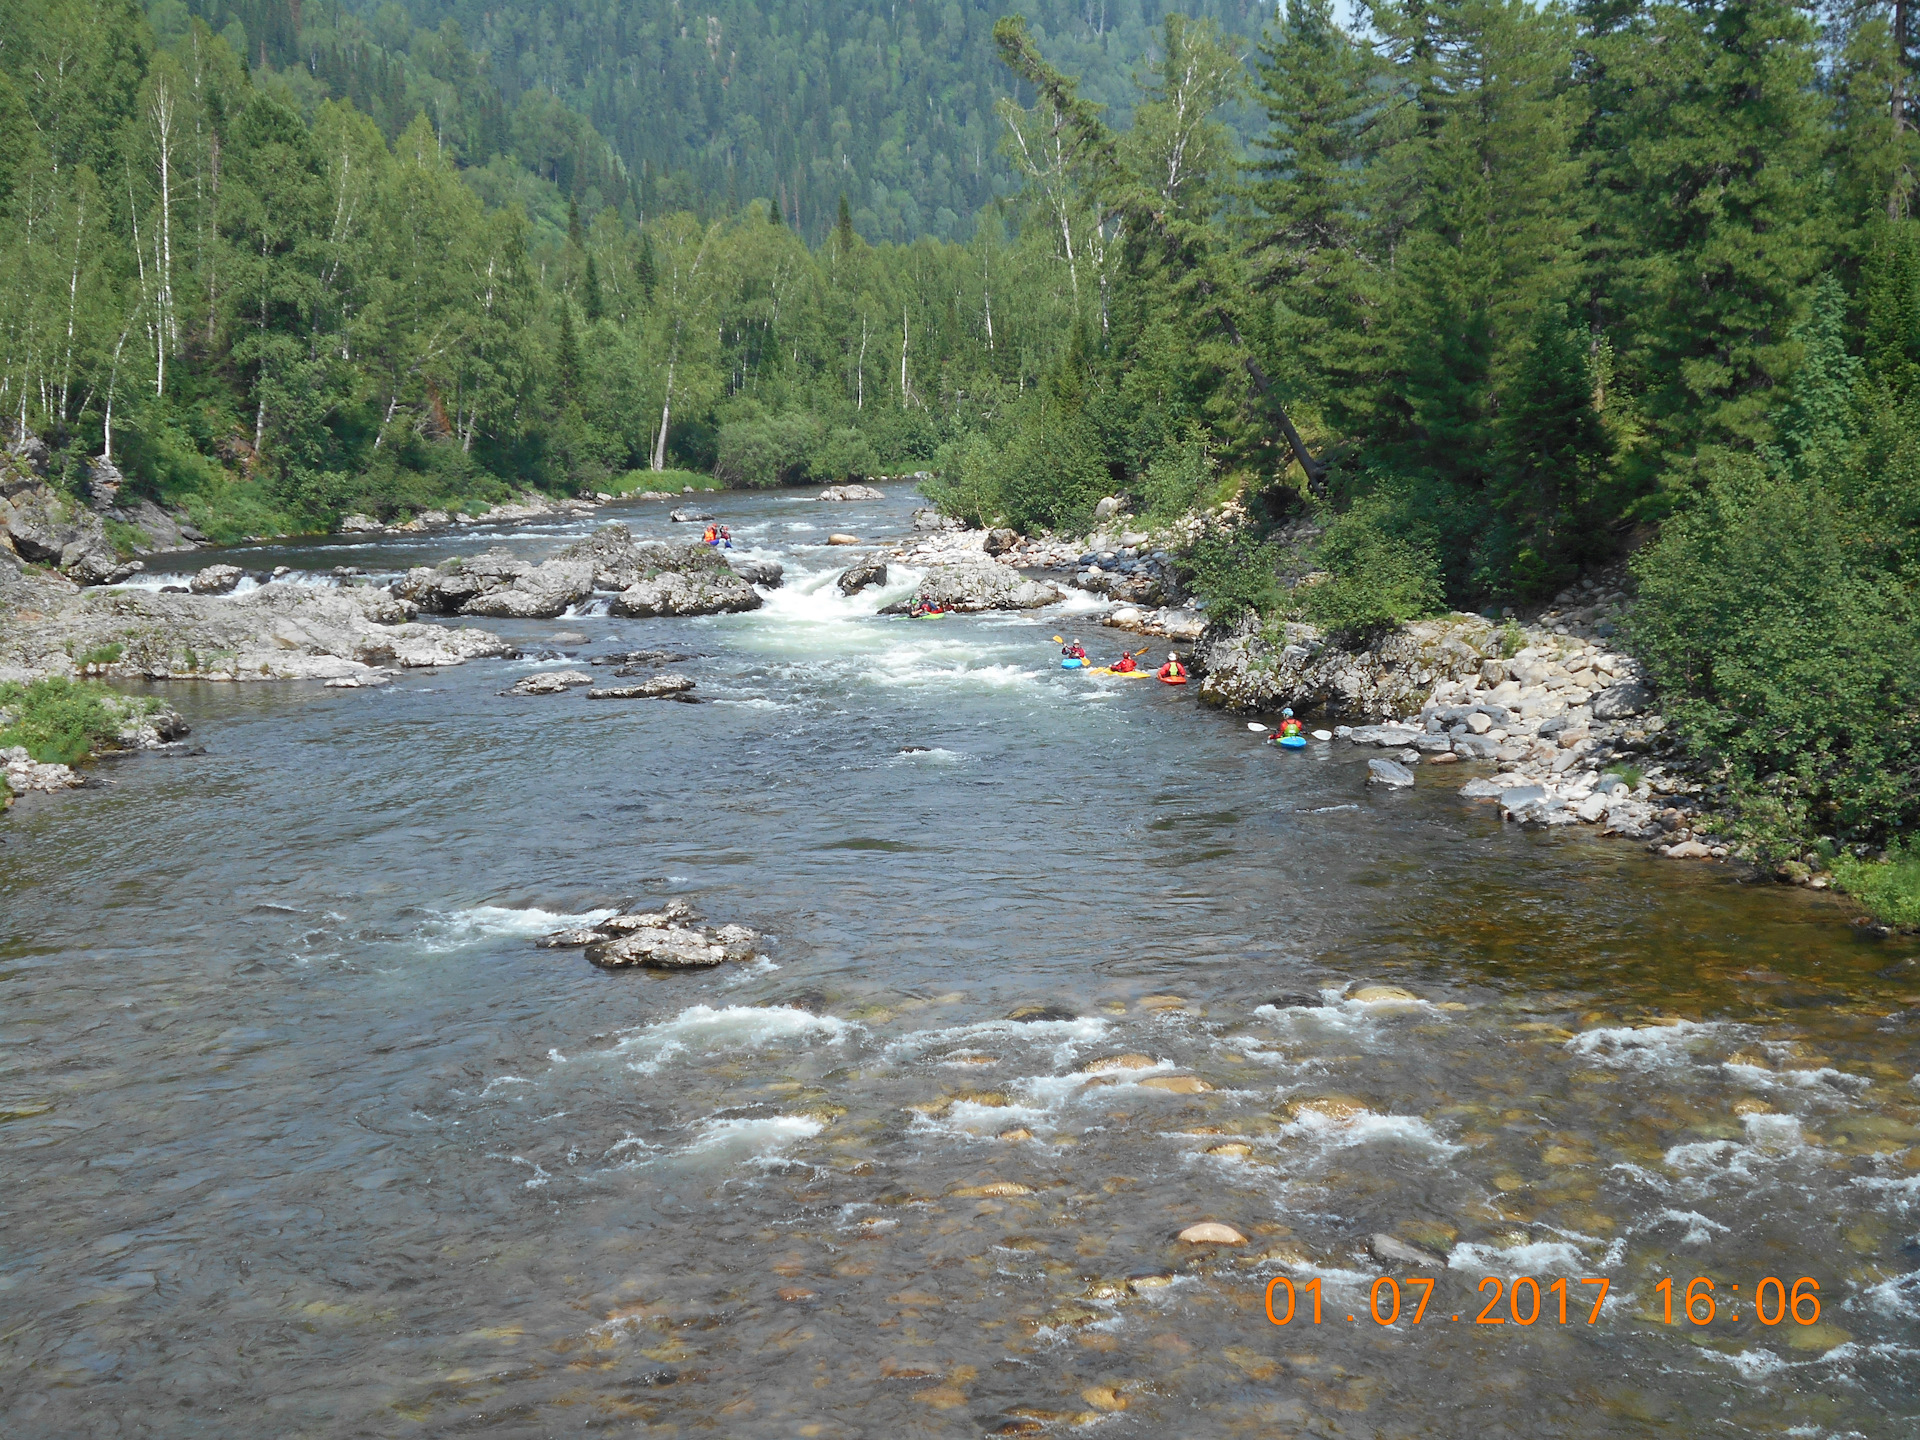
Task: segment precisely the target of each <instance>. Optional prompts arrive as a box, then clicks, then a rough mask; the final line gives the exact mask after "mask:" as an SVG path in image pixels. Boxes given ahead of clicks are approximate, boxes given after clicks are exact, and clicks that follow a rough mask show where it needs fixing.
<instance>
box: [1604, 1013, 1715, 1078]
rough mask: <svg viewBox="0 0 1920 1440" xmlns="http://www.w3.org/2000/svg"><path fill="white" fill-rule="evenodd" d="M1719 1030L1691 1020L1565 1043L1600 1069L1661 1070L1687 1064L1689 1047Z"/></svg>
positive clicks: (1619, 1028) (1607, 1032)
mask: <svg viewBox="0 0 1920 1440" xmlns="http://www.w3.org/2000/svg"><path fill="white" fill-rule="evenodd" d="M1722 1028H1723V1027H1721V1026H1718V1025H1711V1024H1701V1023H1700V1022H1698V1021H1695V1020H1680V1021H1677V1022H1675V1023H1674V1024H1672V1025H1642V1026H1628V1025H1617V1026H1611V1027H1608V1028H1605V1029H1600V1030H1587V1031H1583V1032H1582V1033H1580V1034H1578V1035H1576V1036H1574V1037H1573V1038H1572V1039H1571V1040H1569V1041H1567V1049H1568V1050H1569V1051H1571V1052H1572V1053H1573V1054H1575V1055H1580V1056H1584V1057H1585V1058H1587V1059H1589V1060H1592V1061H1594V1062H1595V1063H1597V1064H1600V1065H1616V1066H1620V1067H1623V1068H1626V1069H1632V1070H1661V1069H1667V1068H1671V1067H1674V1066H1684V1065H1689V1064H1691V1063H1692V1056H1691V1054H1690V1053H1689V1052H1690V1048H1691V1047H1692V1045H1693V1044H1694V1043H1695V1042H1696V1041H1699V1040H1702V1039H1704V1038H1706V1037H1708V1036H1711V1035H1714V1034H1716V1033H1719V1032H1720V1031H1721V1030H1722Z"/></svg>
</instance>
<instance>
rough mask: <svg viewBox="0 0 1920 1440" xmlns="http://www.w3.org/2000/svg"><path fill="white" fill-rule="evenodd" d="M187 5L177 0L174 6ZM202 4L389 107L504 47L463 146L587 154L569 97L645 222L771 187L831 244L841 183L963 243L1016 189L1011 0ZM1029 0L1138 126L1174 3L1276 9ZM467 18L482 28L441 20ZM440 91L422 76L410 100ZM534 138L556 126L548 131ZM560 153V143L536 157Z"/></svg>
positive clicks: (257, 41) (1224, 1)
mask: <svg viewBox="0 0 1920 1440" xmlns="http://www.w3.org/2000/svg"><path fill="white" fill-rule="evenodd" d="M181 4H182V0H159V6H156V17H157V15H158V11H159V8H160V7H167V6H179V5H181ZM186 4H188V5H189V6H190V7H191V9H192V10H193V12H194V13H196V14H199V15H201V16H203V17H204V18H205V19H206V20H207V22H208V23H209V24H210V25H211V26H212V28H213V29H214V30H216V31H222V32H224V33H227V34H228V35H229V38H230V39H231V40H232V41H233V43H234V44H235V45H236V47H239V46H241V45H244V47H245V48H246V51H247V54H248V55H249V57H250V58H251V59H252V60H253V61H254V62H255V63H256V64H258V63H259V62H260V60H261V59H262V58H263V57H264V59H265V61H266V62H267V63H268V64H270V65H272V66H275V67H277V68H281V69H287V68H292V67H299V66H305V67H306V68H307V69H308V70H309V72H310V73H311V74H312V75H313V76H315V77H316V78H318V79H319V80H321V81H323V82H325V83H327V84H328V85H329V86H331V88H332V92H333V93H334V94H336V95H344V96H350V97H351V98H353V99H354V100H355V102H356V103H357V104H359V105H360V106H361V108H362V109H374V110H375V113H376V114H377V113H378V109H377V108H376V107H381V106H384V107H386V108H388V109H390V110H392V111H394V112H395V113H397V112H398V110H400V109H402V108H404V104H395V103H393V102H392V101H391V100H390V99H389V96H391V95H393V94H395V93H396V92H397V93H400V94H407V93H409V92H408V80H407V76H406V74H405V73H404V72H406V71H408V70H414V71H419V72H423V74H424V75H426V76H430V77H433V78H434V79H436V80H438V81H439V82H440V86H441V87H446V86H448V85H449V83H451V86H452V87H453V88H456V89H459V88H461V80H462V78H463V77H464V76H465V75H466V73H467V72H468V70H469V66H470V64H471V62H470V61H469V60H467V59H465V58H463V56H464V55H465V53H466V52H467V50H468V48H469V47H470V51H471V53H472V54H475V55H484V56H485V57H486V75H487V76H488V77H489V78H490V79H491V81H492V82H494V83H495V84H497V86H498V93H499V95H500V96H501V100H500V101H499V102H497V104H498V106H499V108H498V110H497V111H495V112H489V111H487V110H486V108H485V107H484V106H480V107H476V106H474V105H472V104H471V103H470V102H468V103H467V105H466V108H467V109H468V110H470V111H474V112H475V113H474V114H473V122H472V127H471V128H472V139H471V140H470V141H468V146H469V148H468V149H467V151H466V152H465V153H466V154H467V155H468V156H469V158H470V159H471V160H472V161H473V162H474V163H476V164H477V163H483V162H484V161H485V159H486V158H487V156H488V155H489V154H490V153H492V149H491V148H490V147H495V148H500V149H507V148H509V147H511V146H514V145H516V144H517V145H518V147H519V158H521V159H522V160H523V161H529V162H531V163H533V164H535V165H541V164H543V163H544V164H545V165H546V166H547V168H548V169H550V170H556V171H557V170H560V169H565V168H567V167H569V165H570V162H571V160H572V156H573V153H574V152H575V151H577V150H578V149H579V148H580V144H579V137H578V136H577V135H574V134H570V133H568V130H569V127H568V125H567V123H566V120H565V118H564V117H559V116H554V115H552V114H549V113H548V111H549V110H550V108H551V104H552V101H553V100H554V99H555V97H557V98H558V99H559V100H560V101H561V102H564V104H565V105H566V106H568V107H570V108H571V110H572V111H573V112H574V113H575V114H577V115H580V116H584V117H586V118H587V119H588V120H590V121H591V122H592V124H593V126H594V127H595V129H596V130H597V131H598V132H599V134H600V135H602V136H604V137H605V138H606V139H607V141H608V142H610V143H611V145H612V146H613V149H614V151H615V153H617V154H618V155H619V157H620V158H621V160H622V161H623V162H624V163H625V164H626V166H627V168H628V169H629V170H630V171H631V172H632V174H633V176H634V186H635V190H634V193H635V198H636V200H637V201H638V202H639V208H640V209H641V210H642V211H643V212H644V213H652V212H656V211H659V210H663V209H696V208H700V207H701V206H702V205H703V204H708V203H712V204H719V205H725V206H731V207H737V206H739V205H740V204H742V203H743V202H745V201H746V200H749V199H752V198H754V197H760V196H764V197H766V198H768V199H770V200H772V201H773V202H774V203H775V204H776V205H778V206H779V208H780V211H781V213H782V215H783V216H784V217H785V218H786V220H787V222H788V223H789V224H791V225H792V226H793V227H794V228H795V229H797V230H798V231H800V233H802V234H803V235H805V236H806V237H807V238H808V239H809V240H810V241H813V242H815V243H818V241H819V240H821V239H822V238H823V237H824V236H825V235H826V232H827V230H828V228H829V227H830V226H831V225H832V224H833V221H834V216H835V210H836V206H837V203H838V200H839V197H840V195H841V194H842V193H844V194H846V195H847V197H848V200H849V203H850V205H851V207H852V215H853V223H854V227H855V228H856V229H857V230H858V231H859V232H860V234H861V235H863V236H864V237H866V238H867V239H868V240H870V241H879V240H896V241H904V240H911V239H913V238H915V237H916V236H920V235H934V236H939V237H950V238H965V236H967V235H968V234H970V233H971V231H972V228H973V219H974V213H975V211H977V210H978V209H979V207H980V206H981V205H983V204H985V203H986V202H988V201H989V200H992V199H993V198H995V197H996V196H1001V195H1006V194H1008V193H1010V192H1011V191H1012V189H1013V188H1014V187H1015V185H1016V184H1017V177H1016V176H1015V175H1014V174H1013V172H1012V170H1011V169H1010V167H1009V166H1008V164H1007V163H1006V161H1005V160H1004V159H1002V158H1001V157H1000V156H999V154H998V153H997V151H998V145H999V136H1000V129H1001V126H1000V123H999V121H998V120H997V118H996V117H995V115H994V101H995V99H996V98H997V97H999V96H1002V95H1006V94H1008V93H1010V92H1011V91H1012V90H1013V88H1014V87H1013V83H1012V80H1011V77H1009V76H1008V74H1007V73H1006V71H1005V70H1004V69H1003V68H1002V67H1001V66H1000V65H999V63H998V61H997V59H996V57H995V55H994V49H993V38H992V29H993V23H994V21H995V20H996V19H997V18H998V17H999V16H1000V15H1001V14H1002V13H1003V12H1004V11H1005V10H1006V9H1007V8H1008V7H1007V6H1005V5H1004V4H1002V3H1000V0H919V3H915V0H904V3H902V0H709V3H707V4H700V5H696V4H692V3H689V0H614V3H595V0H504V3H502V0H405V3H404V4H402V3H400V0H331V3H317V0H306V3H304V4H302V3H301V0H186ZM1017 8H1018V9H1019V10H1021V11H1022V12H1023V13H1025V14H1026V15H1027V16H1028V17H1029V19H1030V21H1031V24H1032V28H1033V31H1034V33H1035V35H1036V36H1039V37H1041V38H1042V40H1043V42H1044V43H1045V44H1046V46H1047V49H1048V53H1049V54H1050V55H1052V56H1054V57H1055V59H1056V60H1057V61H1058V63H1060V64H1061V66H1062V67H1063V68H1064V69H1066V70H1067V71H1068V72H1069V73H1072V74H1074V75H1077V76H1079V77H1080V78H1081V83H1082V91H1083V93H1084V94H1085V95H1086V96H1087V97H1088V98H1089V99H1092V100H1096V101H1099V102H1102V103H1104V104H1106V105H1108V106H1109V107H1111V116H1110V118H1112V119H1114V120H1115V121H1116V122H1117V123H1120V124H1122V125H1123V126H1124V124H1125V123H1126V120H1127V118H1128V116H1129V115H1130V114H1131V110H1132V106H1133V104H1134V103H1135V100H1134V86H1133V76H1134V72H1135V70H1136V69H1137V68H1138V66H1139V64H1140V62H1141V61H1142V60H1143V59H1145V58H1147V56H1148V54H1149V52H1150V51H1151V50H1152V48H1153V47H1154V45H1155V43H1156V38H1155V37H1156V36H1157V34H1158V31H1159V27H1160V22H1161V18H1162V16H1163V15H1164V14H1165V12H1166V11H1167V10H1168V9H1170V8H1172V9H1177V10H1180V11H1183V12H1185V13H1188V14H1191V15H1200V16H1211V17H1213V18H1214V19H1216V20H1218V21H1219V22H1220V24H1221V26H1222V28H1223V29H1224V30H1225V31H1226V32H1228V33H1229V34H1233V35H1237V36H1239V37H1242V38H1243V39H1244V41H1245V43H1244V44H1243V45H1242V46H1241V48H1242V49H1245V50H1251V48H1252V40H1253V37H1255V36H1257V34H1258V32H1259V29H1260V26H1261V24H1262V23H1263V22H1264V20H1265V19H1266V18H1267V16H1268V14H1269V13H1270V12H1269V7H1268V6H1266V5H1265V4H1262V3H1260V0H1182V3H1180V4H1178V5H1175V6H1169V5H1168V4H1166V0H1027V3H1024V4H1022V5H1020V6H1019V7H1017ZM448 21H452V22H453V24H454V25H455V26H457V30H458V36H459V37H463V38H460V39H456V38H454V33H453V32H452V31H450V30H447V29H446V28H444V27H445V26H446V24H447V22H448ZM235 25H237V26H238V27H239V28H238V30H237V31H236V30H234V29H232V28H231V27H234V26H235ZM242 35H244V40H242V38H241V37H242ZM433 88H438V87H435V86H432V85H427V84H422V83H421V82H420V81H417V80H416V81H415V82H414V84H413V87H412V92H411V99H412V100H413V101H414V102H416V103H417V102H418V101H420V100H424V99H427V98H428V95H427V91H429V90H430V89H433ZM466 88H467V90H468V91H469V92H470V90H471V87H470V86H469V87H466ZM428 112H429V114H432V113H433V110H432V107H431V105H429V107H428ZM405 118H411V116H410V115H408V116H407V117H405ZM399 123H401V124H404V123H405V119H402V120H400V122H399ZM531 135H538V137H539V138H538V139H534V140H532V141H531V143H529V140H530V136H531ZM541 144H545V145H546V151H545V152H544V153H540V154H534V153H530V152H531V151H533V150H534V149H535V148H537V147H538V146H539V145H541ZM595 178H596V177H587V179H586V181H585V182H584V183H583V185H582V187H581V188H582V189H583V190H584V189H585V188H586V184H588V183H593V181H594V179H595ZM567 179H568V180H570V179H571V175H570V174H569V175H568V176H567ZM607 198H608V199H610V200H611V199H614V198H616V197H613V196H608V197H607ZM595 208H597V207H595Z"/></svg>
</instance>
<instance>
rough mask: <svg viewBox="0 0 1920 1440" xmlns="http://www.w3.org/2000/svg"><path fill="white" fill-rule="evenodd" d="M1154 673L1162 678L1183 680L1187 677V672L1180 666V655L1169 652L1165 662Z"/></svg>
mask: <svg viewBox="0 0 1920 1440" xmlns="http://www.w3.org/2000/svg"><path fill="white" fill-rule="evenodd" d="M1154 673H1155V674H1157V675H1158V676H1159V677H1160V678H1161V679H1162V680H1184V679H1186V678H1187V672H1186V671H1185V670H1183V669H1182V668H1181V666H1180V657H1179V656H1178V655H1173V654H1169V655H1168V656H1167V663H1166V664H1164V665H1162V666H1161V667H1160V668H1159V669H1158V670H1157V671H1155V672H1154Z"/></svg>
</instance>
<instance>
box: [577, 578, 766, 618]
mask: <svg viewBox="0 0 1920 1440" xmlns="http://www.w3.org/2000/svg"><path fill="white" fill-rule="evenodd" d="M763 603H764V602H763V601H762V599H761V597H760V592H759V591H757V590H755V589H754V588H753V586H751V585H749V584H748V583H747V582H746V581H745V580H742V579H741V578H740V577H739V576H738V575H735V574H734V573H733V572H732V571H730V570H729V571H726V572H725V573H724V574H717V573H715V572H713V571H710V570H709V571H704V572H693V573H687V572H682V571H664V572H662V573H661V574H658V575H655V576H653V577H652V578H651V579H647V580H639V581H636V582H635V583H634V584H632V585H629V586H628V587H627V588H626V589H625V590H622V591H621V592H620V593H619V594H618V595H616V596H614V597H613V602H612V604H611V605H609V606H608V609H610V610H611V611H612V612H613V613H614V614H615V615H630V616H639V617H646V616H651V615H723V614H732V613H735V612H738V611H741V610H758V609H759V608H760V606H761V605H762V604H763Z"/></svg>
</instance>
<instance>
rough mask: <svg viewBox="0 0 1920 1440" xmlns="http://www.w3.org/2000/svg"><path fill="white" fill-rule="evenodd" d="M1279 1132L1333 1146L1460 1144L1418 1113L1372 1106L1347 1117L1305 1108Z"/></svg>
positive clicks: (1449, 1150)
mask: <svg viewBox="0 0 1920 1440" xmlns="http://www.w3.org/2000/svg"><path fill="white" fill-rule="evenodd" d="M1277 1133H1279V1134H1282V1135H1288V1136H1293V1137H1295V1138H1298V1139H1303V1140H1311V1141H1314V1142H1316V1143H1318V1144H1320V1145H1322V1146H1324V1147H1326V1148H1328V1149H1333V1150H1345V1149H1349V1148H1351V1147H1352V1146H1355V1145H1370V1144H1373V1143H1375V1142H1376V1141H1390V1142H1397V1143H1399V1144H1403V1145H1419V1146H1423V1147H1425V1148H1427V1149H1430V1150H1434V1151H1437V1152H1438V1153H1440V1154H1441V1155H1454V1154H1458V1153H1459V1151H1460V1148H1461V1147H1460V1146H1458V1145H1453V1144H1449V1143H1448V1142H1447V1141H1445V1140H1442V1139H1441V1138H1440V1135H1439V1133H1438V1132H1437V1131H1435V1130H1434V1128H1433V1127H1432V1126H1431V1125H1429V1124H1427V1122H1426V1121H1424V1120H1422V1119H1421V1118H1420V1117H1419V1116H1418V1115H1379V1114H1376V1113H1375V1112H1373V1111H1371V1110H1362V1111H1361V1112H1360V1113H1359V1114H1357V1115H1353V1116H1350V1117H1347V1118H1344V1119H1340V1118H1336V1117H1334V1116H1331V1115H1322V1114H1320V1113H1319V1112H1317V1111H1313V1110H1303V1111H1301V1112H1300V1114H1299V1116H1298V1117H1297V1118H1296V1119H1294V1120H1292V1121H1291V1122H1289V1123H1288V1124H1285V1125H1282V1126H1281V1127H1280V1129H1279V1131H1278V1132H1277Z"/></svg>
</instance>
